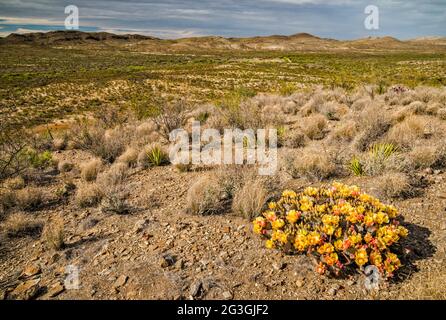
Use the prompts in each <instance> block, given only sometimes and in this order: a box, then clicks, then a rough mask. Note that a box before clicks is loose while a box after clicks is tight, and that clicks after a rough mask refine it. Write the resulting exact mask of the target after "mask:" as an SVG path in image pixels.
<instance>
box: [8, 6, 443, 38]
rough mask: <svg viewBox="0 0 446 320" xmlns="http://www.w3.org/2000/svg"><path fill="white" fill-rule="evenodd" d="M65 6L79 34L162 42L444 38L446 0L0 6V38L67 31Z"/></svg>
mask: <svg viewBox="0 0 446 320" xmlns="http://www.w3.org/2000/svg"><path fill="white" fill-rule="evenodd" d="M67 5H76V6H77V7H78V8H79V29H80V30H84V31H109V32H114V33H139V34H146V35H152V36H156V37H161V38H180V37H189V36H202V35H220V36H233V37H244V36H256V35H271V34H284V35H289V34H294V33H298V32H308V33H311V34H315V35H318V36H321V37H330V38H336V39H356V38H361V37H367V36H384V35H390V36H394V37H397V38H400V39H409V38H414V37H419V36H446V0H164V1H161V0H159V1H155V0H129V1H123V0H120V1H115V0H68V1H65V0H0V36H6V35H8V34H9V33H12V32H18V33H24V32H32V31H48V30H60V29H64V21H65V18H66V16H67V15H66V14H65V12H64V9H65V7H66V6H67ZM368 5H375V6H377V7H378V8H379V12H380V25H379V30H367V29H366V28H365V27H364V20H365V18H366V16H367V15H366V14H365V13H364V9H365V8H366V7H367V6H368Z"/></svg>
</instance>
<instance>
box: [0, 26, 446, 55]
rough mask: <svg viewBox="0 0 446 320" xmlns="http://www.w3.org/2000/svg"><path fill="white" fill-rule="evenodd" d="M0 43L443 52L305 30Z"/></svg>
mask: <svg viewBox="0 0 446 320" xmlns="http://www.w3.org/2000/svg"><path fill="white" fill-rule="evenodd" d="M0 44H7V45H11V44H30V45H49V46H53V45H73V44H77V45H94V44H96V45H101V44H107V45H117V46H120V45H125V46H130V47H131V48H132V49H134V50H138V51H147V50H156V51H158V50H161V51H177V50H184V51H194V50H244V51H253V50H273V51H332V50H334V51H346V50H364V49H367V50H369V49H373V50H398V51H402V50H412V51H428V50H433V51H438V50H440V51H446V40H445V38H441V37H425V38H418V39H413V40H408V41H401V40H398V39H396V38H393V37H388V36H387V37H368V38H364V39H357V40H348V41H340V40H335V39H326V38H319V37H317V36H314V35H311V34H308V33H296V34H293V35H289V36H284V35H271V36H256V37H249V38H224V37H219V36H205V37H192V38H182V39H176V40H163V39H158V38H154V37H149V36H143V35H138V34H126V35H116V34H112V33H107V32H81V31H50V32H46V33H42V32H38V33H27V34H14V33H13V34H10V35H9V36H7V37H5V38H2V39H0Z"/></svg>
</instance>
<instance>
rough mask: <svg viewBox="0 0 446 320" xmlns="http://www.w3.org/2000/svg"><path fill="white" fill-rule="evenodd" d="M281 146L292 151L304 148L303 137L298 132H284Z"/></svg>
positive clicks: (294, 130) (293, 130)
mask: <svg viewBox="0 0 446 320" xmlns="http://www.w3.org/2000/svg"><path fill="white" fill-rule="evenodd" d="M283 145H284V146H285V147H288V148H293V149H297V148H302V147H304V146H305V135H304V134H303V133H302V132H300V130H296V129H292V130H288V131H287V132H285V136H284V142H283Z"/></svg>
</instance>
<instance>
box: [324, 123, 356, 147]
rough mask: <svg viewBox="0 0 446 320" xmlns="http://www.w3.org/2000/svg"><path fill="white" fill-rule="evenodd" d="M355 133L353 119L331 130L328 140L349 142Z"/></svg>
mask: <svg viewBox="0 0 446 320" xmlns="http://www.w3.org/2000/svg"><path fill="white" fill-rule="evenodd" d="M357 133H358V129H357V127H356V123H355V122H354V121H347V122H345V123H343V124H341V125H340V126H339V127H337V128H335V129H334V130H333V131H332V132H331V134H330V140H331V141H333V142H351V141H353V139H354V138H355V137H356V135H357Z"/></svg>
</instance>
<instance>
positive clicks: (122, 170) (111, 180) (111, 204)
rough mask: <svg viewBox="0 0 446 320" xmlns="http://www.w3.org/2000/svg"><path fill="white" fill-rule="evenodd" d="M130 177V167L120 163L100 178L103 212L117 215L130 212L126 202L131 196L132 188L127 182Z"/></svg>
mask: <svg viewBox="0 0 446 320" xmlns="http://www.w3.org/2000/svg"><path fill="white" fill-rule="evenodd" d="M128 176H129V171H128V166H127V165H126V164H124V163H120V162H118V163H115V164H114V165H113V166H111V167H110V169H109V170H108V171H107V172H104V173H103V174H102V175H100V176H99V178H98V185H99V186H100V188H101V195H102V202H101V209H102V211H103V212H107V213H117V214H124V213H127V212H129V210H130V206H129V205H128V203H127V201H126V200H127V198H128V196H129V194H130V192H129V188H130V186H129V185H128V184H127V182H126V179H127V178H128Z"/></svg>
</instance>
